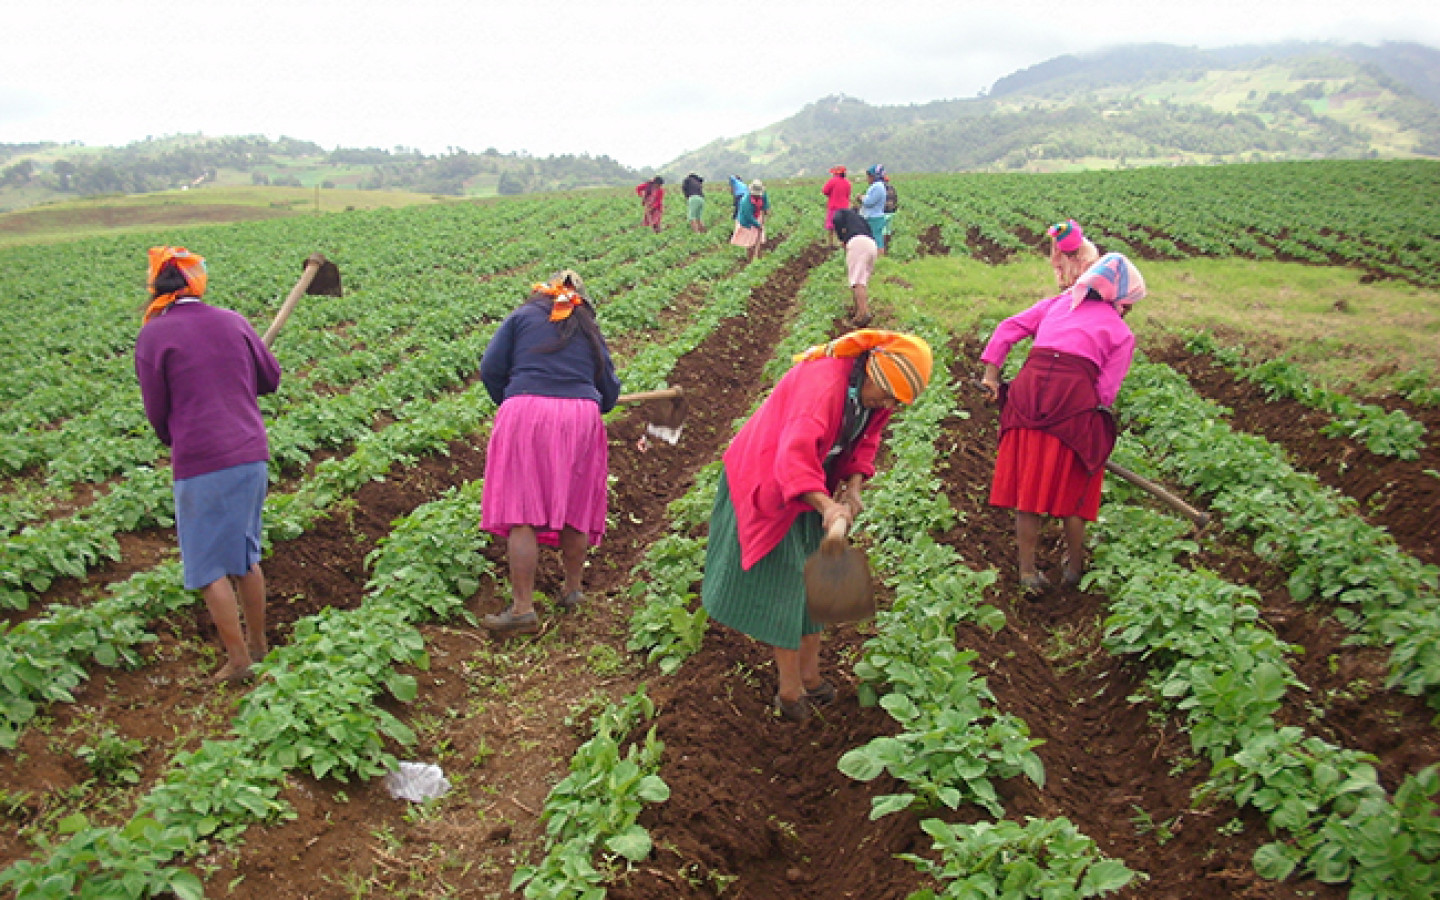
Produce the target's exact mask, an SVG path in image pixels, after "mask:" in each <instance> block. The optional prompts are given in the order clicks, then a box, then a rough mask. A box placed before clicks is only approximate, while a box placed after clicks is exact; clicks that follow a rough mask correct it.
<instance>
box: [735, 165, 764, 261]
mask: <svg viewBox="0 0 1440 900" xmlns="http://www.w3.org/2000/svg"><path fill="white" fill-rule="evenodd" d="M769 213H770V198H769V197H766V196H765V185H764V184H763V183H761V182H760V181H758V180H756V181H752V182H750V187H749V189H748V190H747V191H746V192H745V196H744V197H743V198H741V200H740V204H739V207H738V208H737V210H736V213H735V233H734V234H732V235H731V236H730V243H732V244H734V245H735V246H737V247H746V248H748V249H749V253H748V254H747V258H748V259H749V260H750V261H751V262H754V261H755V260H757V259H759V258H760V250H761V249H762V248H763V247H764V245H765V219H766V217H767V216H768V215H769Z"/></svg>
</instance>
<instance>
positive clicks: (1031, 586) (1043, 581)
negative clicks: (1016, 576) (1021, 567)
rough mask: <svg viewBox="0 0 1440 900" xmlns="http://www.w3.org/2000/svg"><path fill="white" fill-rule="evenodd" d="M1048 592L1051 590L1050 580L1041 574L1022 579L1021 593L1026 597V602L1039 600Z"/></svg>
mask: <svg viewBox="0 0 1440 900" xmlns="http://www.w3.org/2000/svg"><path fill="white" fill-rule="evenodd" d="M1048 590H1050V579H1048V578H1046V577H1045V576H1044V575H1041V574H1040V573H1039V572H1036V573H1035V574H1034V575H1024V576H1022V577H1021V578H1020V593H1022V594H1024V595H1025V599H1026V600H1039V599H1040V598H1041V597H1042V596H1044V595H1045V592H1046V591H1048Z"/></svg>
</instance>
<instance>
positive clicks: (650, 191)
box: [635, 175, 665, 234]
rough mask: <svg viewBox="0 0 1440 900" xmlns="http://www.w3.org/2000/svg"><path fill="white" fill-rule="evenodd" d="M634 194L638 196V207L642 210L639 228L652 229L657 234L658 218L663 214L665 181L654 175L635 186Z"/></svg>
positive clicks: (658, 230) (658, 228) (658, 227)
mask: <svg viewBox="0 0 1440 900" xmlns="http://www.w3.org/2000/svg"><path fill="white" fill-rule="evenodd" d="M635 193H637V194H639V195H640V205H641V207H642V208H643V209H644V215H643V217H642V218H641V220H640V225H641V227H642V228H653V229H655V232H656V233H657V234H658V233H659V232H660V217H661V216H662V215H664V213H665V179H663V178H661V177H660V176H659V175H656V176H655V177H654V178H652V179H650V180H649V181H647V182H644V183H643V184H638V185H636V186H635Z"/></svg>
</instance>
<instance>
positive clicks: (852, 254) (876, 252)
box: [845, 234, 880, 287]
mask: <svg viewBox="0 0 1440 900" xmlns="http://www.w3.org/2000/svg"><path fill="white" fill-rule="evenodd" d="M879 258H880V248H879V247H877V246H876V245H875V239H874V238H872V237H866V236H865V235H863V234H857V235H855V236H854V237H852V238H851V239H850V240H848V241H846V242H845V272H846V274H847V275H849V276H850V286H851V287H855V286H856V285H861V284H865V285H868V284H869V283H870V276H871V275H874V274H875V260H877V259H879Z"/></svg>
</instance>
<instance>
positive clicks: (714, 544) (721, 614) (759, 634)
mask: <svg viewBox="0 0 1440 900" xmlns="http://www.w3.org/2000/svg"><path fill="white" fill-rule="evenodd" d="M823 536H824V534H823V532H822V530H821V528H820V514H819V513H817V512H815V511H813V510H811V511H809V512H805V513H802V514H801V515H800V517H799V518H797V519H796V520H795V524H794V525H791V526H790V530H789V531H788V532H786V534H785V537H784V539H783V540H781V541H780V543H779V544H778V545H777V546H776V547H775V549H773V550H771V551H770V552H769V553H767V554H765V556H764V557H762V558H761V559H760V561H759V562H757V563H755V565H754V566H752V567H751V568H750V570H749V571H748V572H747V571H745V570H744V569H742V568H740V535H739V531H738V528H737V526H736V523H735V505H734V504H733V503H731V502H730V484H729V480H728V479H727V478H726V477H725V475H724V473H723V472H722V473H721V475H720V486H719V489H718V490H717V491H716V492H715V508H714V509H713V510H712V511H711V513H710V539H709V541H708V542H707V543H706V546H705V580H704V583H703V586H702V587H701V589H700V596H701V600H702V602H703V603H704V604H705V610H706V612H708V613H709V614H710V618H712V619H714V620H715V621H717V622H719V623H721V624H723V625H728V626H730V627H731V628H733V629H735V630H736V631H739V632H742V633H744V634H748V635H749V636H750V637H752V638H755V639H756V640H757V641H762V642H764V643H766V644H769V645H770V646H772V647H784V648H785V649H788V650H798V649H799V647H800V638H801V637H803V636H805V635H807V634H814V633H815V632H817V631H820V630H821V629H822V628H823V627H824V626H822V625H821V624H819V623H818V622H816V621H815V620H813V619H811V618H810V615H809V613H808V612H807V611H806V609H805V560H806V559H807V558H809V556H810V554H812V553H814V552H815V551H816V550H817V549H819V547H820V539H821V538H822V537H823Z"/></svg>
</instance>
